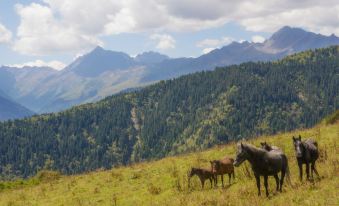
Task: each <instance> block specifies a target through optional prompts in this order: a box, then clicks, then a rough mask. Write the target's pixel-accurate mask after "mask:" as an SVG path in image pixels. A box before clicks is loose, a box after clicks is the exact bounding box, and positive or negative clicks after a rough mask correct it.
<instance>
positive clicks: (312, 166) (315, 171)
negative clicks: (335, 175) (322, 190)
mask: <svg viewBox="0 0 339 206" xmlns="http://www.w3.org/2000/svg"><path fill="white" fill-rule="evenodd" d="M311 169H312V170H314V173H315V174H316V175H317V176H318V177H320V175H319V173H318V171H317V169H316V168H315V162H313V163H312V165H311Z"/></svg>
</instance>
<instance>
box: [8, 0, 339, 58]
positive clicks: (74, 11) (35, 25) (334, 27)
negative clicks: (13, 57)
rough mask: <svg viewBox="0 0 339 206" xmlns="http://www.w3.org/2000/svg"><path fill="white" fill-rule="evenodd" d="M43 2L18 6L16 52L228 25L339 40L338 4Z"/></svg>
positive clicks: (331, 0) (308, 0)
mask: <svg viewBox="0 0 339 206" xmlns="http://www.w3.org/2000/svg"><path fill="white" fill-rule="evenodd" d="M43 1H44V3H43V4H38V3H31V4H29V5H26V6H23V5H20V4H19V5H17V6H16V11H17V13H18V14H19V16H20V25H19V28H18V33H17V38H16V40H15V42H14V49H15V50H17V51H19V52H21V53H25V54H36V55H41V54H50V53H56V52H60V51H62V52H65V51H69V52H73V53H78V52H81V51H82V50H85V49H88V48H91V47H93V46H94V45H97V44H99V45H102V42H101V41H100V39H101V37H102V36H108V35H115V34H119V33H136V32H145V31H146V32H150V33H168V32H185V31H198V30H202V29H207V28H212V27H218V26H221V25H224V24H225V23H228V22H235V23H238V24H240V25H242V26H243V27H244V28H245V29H247V30H249V31H260V32H274V31H276V30H278V29H279V28H281V27H282V26H285V25H289V26H294V27H302V28H305V29H307V30H310V31H313V32H320V33H323V34H330V33H335V34H337V35H339V15H338V13H339V2H338V1H337V0H324V1H318V0H300V1H294V0H293V1H292V0H260V1H259V0H254V1H252V0H238V1H225V0H185V1H182V0H171V1H169V0H145V1H140V0H123V1H117V0H88V1H83V0H72V1H70V0H43ZM168 42H170V43H168ZM215 44H217V43H215ZM169 45H172V46H169ZM173 45H174V44H173V41H172V43H171V40H167V46H166V44H160V45H158V46H160V47H168V46H169V47H170V48H171V47H173ZM211 47H215V46H212V45H210V46H208V45H206V48H211Z"/></svg>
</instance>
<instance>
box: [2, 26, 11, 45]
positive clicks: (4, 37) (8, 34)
mask: <svg viewBox="0 0 339 206" xmlns="http://www.w3.org/2000/svg"><path fill="white" fill-rule="evenodd" d="M11 39H12V32H10V31H9V30H8V29H7V28H6V27H5V26H4V25H2V24H1V23H0V44H1V43H9V42H10V41H11Z"/></svg>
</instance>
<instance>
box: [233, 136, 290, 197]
mask: <svg viewBox="0 0 339 206" xmlns="http://www.w3.org/2000/svg"><path fill="white" fill-rule="evenodd" d="M245 160H248V161H249V162H250V164H251V166H252V170H253V173H254V176H255V179H256V182H257V188H258V195H260V194H261V192H260V176H264V185H265V189H266V196H268V181H267V180H268V176H274V178H275V179H276V183H277V190H280V192H281V191H282V186H283V183H284V178H285V174H287V175H289V169H288V161H287V157H286V155H284V154H282V153H280V152H272V151H266V150H264V149H261V148H257V147H255V146H253V145H250V144H243V143H240V144H238V151H237V157H236V159H235V161H234V166H236V167H238V166H239V165H240V164H241V163H243V162H244V161H245ZM279 172H281V178H280V184H279V177H278V173H279ZM279 186H280V187H279Z"/></svg>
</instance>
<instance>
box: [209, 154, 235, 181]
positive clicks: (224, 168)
mask: <svg viewBox="0 0 339 206" xmlns="http://www.w3.org/2000/svg"><path fill="white" fill-rule="evenodd" d="M233 162H234V159H233V158H228V157H225V158H223V159H221V160H213V161H210V163H211V170H212V172H213V173H214V175H215V179H214V181H215V185H216V186H217V184H218V175H221V182H222V186H223V187H224V174H228V182H229V184H231V175H232V174H233V180H234V179H235V175H234V166H233Z"/></svg>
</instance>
